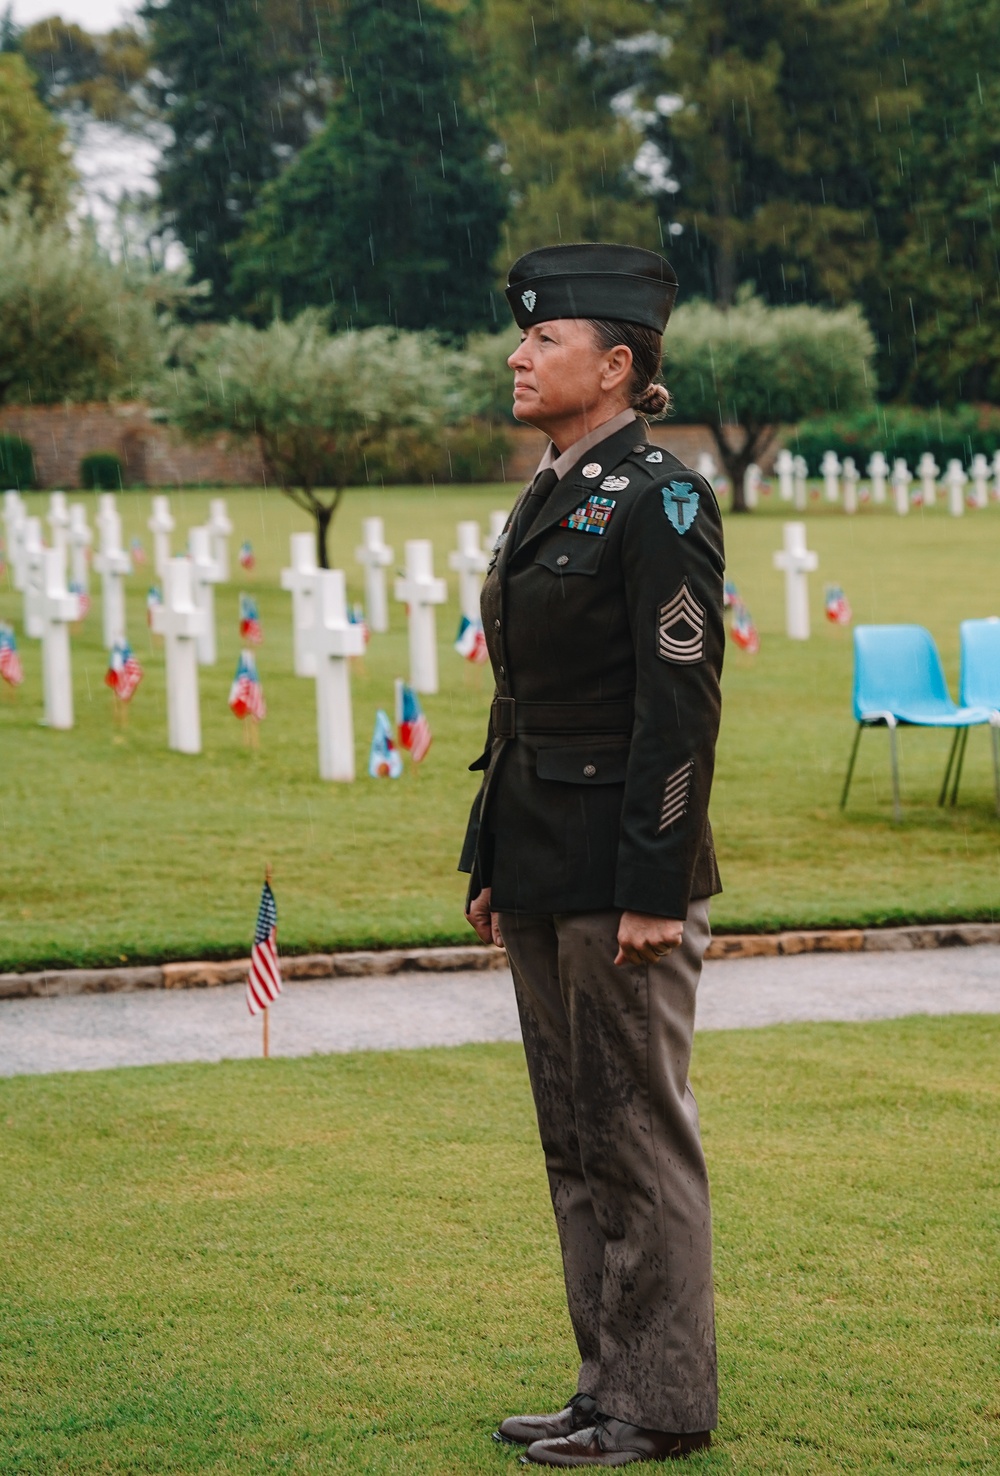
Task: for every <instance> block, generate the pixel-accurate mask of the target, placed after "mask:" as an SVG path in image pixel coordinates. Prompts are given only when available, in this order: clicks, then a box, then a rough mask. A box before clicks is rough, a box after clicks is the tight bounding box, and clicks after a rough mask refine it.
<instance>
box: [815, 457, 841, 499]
mask: <svg viewBox="0 0 1000 1476" xmlns="http://www.w3.org/2000/svg"><path fill="white" fill-rule="evenodd" d="M820 471H821V473H822V475H823V485H824V487H825V489H826V500H827V502H839V501H840V461H839V459H838V456H837V453H836V451H826V452H824V453H823V462H822V465H821V466H820Z"/></svg>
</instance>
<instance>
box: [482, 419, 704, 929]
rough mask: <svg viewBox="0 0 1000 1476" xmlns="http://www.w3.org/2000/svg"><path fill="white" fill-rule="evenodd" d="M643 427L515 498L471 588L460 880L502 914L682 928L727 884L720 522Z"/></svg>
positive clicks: (697, 482)
mask: <svg viewBox="0 0 1000 1476" xmlns="http://www.w3.org/2000/svg"><path fill="white" fill-rule="evenodd" d="M644 432H645V426H644V424H643V422H642V421H635V422H633V423H632V424H630V425H627V426H626V427H625V428H624V429H623V430H619V431H617V432H615V433H614V434H613V435H611V436H609V437H608V439H607V440H606V441H602V442H600V443H599V444H598V445H596V446H592V447H591V448H590V450H589V451H587V452H586V453H585V454H584V455H583V456H582V457H581V458H580V460H579V462H578V463H577V465H575V466H574V467H573V469H572V470H571V471H570V473H569V474H568V475H567V476H566V477H564V478H563V479H562V481H560V482H558V483H557V485H556V486H555V487H554V488H553V489H552V490H551V491H550V492H548V494H547V496H545V497H544V498H543V497H540V496H538V495H537V493H536V494H535V495H534V496H529V489H525V492H524V493H522V495H521V498H520V499H519V500H518V503H517V505H516V506H515V508H514V512H513V513H512V515H511V518H510V520H509V521H508V525H507V532H506V535H501V539H500V540H499V541H498V542H499V547H498V550H497V552H496V553H495V554H494V559H493V563H492V564H491V566H490V570H489V572H488V574H487V576H486V580H485V582H484V585H483V594H482V614H483V627H484V630H485V634H486V640H487V643H488V646H489V653H490V660H491V661H492V664H493V674H494V678H495V680H496V697H495V699H494V702H493V706H492V708H491V712H490V726H489V734H488V739H487V745H486V750H485V752H484V753H483V755H482V757H481V758H480V759H478V760H477V761H476V763H475V764H473V765H472V766H471V767H472V768H473V769H481V770H484V771H485V772H484V779H483V784H482V787H481V789H480V791H479V794H478V795H477V796H476V800H475V803H474V805H473V807H472V814H471V817H470V820H469V828H468V831H467V834H466V839H465V846H464V849H463V853H462V859H461V861H460V863H459V869H460V870H463V871H470V872H471V873H472V880H471V883H470V888H469V895H470V897H475V896H476V895H478V893H479V891H480V890H481V888H482V887H484V886H491V887H492V889H493V894H492V905H493V908H494V909H495V910H496V911H498V912H509V911H524V912H545V913H549V912H592V911H603V910H604V909H608V908H622V909H628V910H631V911H635V912H646V913H655V914H658V915H660V916H662V917H670V918H683V917H685V915H686V913H687V909H688V903H689V901H690V900H691V899H692V898H698V897H707V896H710V895H712V894H713V893H715V892H718V891H719V890H720V883H719V874H718V870H717V867H716V864H715V853H714V850H713V846H712V832H711V829H710V826H709V823H708V801H709V794H710V791H711V787H712V772H713V768H714V760H715V741H716V736H717V733H718V728H719V714H720V691H719V678H720V674H721V671H722V658H723V651H724V646H725V629H724V626H723V620H722V608H723V606H722V593H723V569H724V555H723V540H722V519H721V516H720V513H719V507H718V504H717V502H716V500H715V494H714V492H713V491H712V489H711V488H710V487H709V485H708V483H707V482H706V481H705V480H704V479H703V478H702V477H700V476H698V475H697V473H695V472H693V471H691V470H690V469H689V468H688V467H686V466H684V465H683V464H682V463H681V462H679V461H678V460H677V459H676V457H674V456H671V455H670V454H669V452H667V451H663V450H661V449H659V448H657V447H655V446H653V445H652V444H651V443H650V442H649V441H648V440H646V439H645V436H644ZM595 468H597V470H596V471H595ZM584 471H586V472H587V475H586V476H585V475H584Z"/></svg>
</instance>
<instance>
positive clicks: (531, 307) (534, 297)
mask: <svg viewBox="0 0 1000 1476" xmlns="http://www.w3.org/2000/svg"><path fill="white" fill-rule="evenodd" d="M521 301H522V302H523V303H524V305H525V307H526V308H527V309H528V312H529V313H533V312H534V311H535V303H536V302H537V301H538V293H537V292H532V290H531V288H530V287H529V288H528V290H527V292H522V293H521Z"/></svg>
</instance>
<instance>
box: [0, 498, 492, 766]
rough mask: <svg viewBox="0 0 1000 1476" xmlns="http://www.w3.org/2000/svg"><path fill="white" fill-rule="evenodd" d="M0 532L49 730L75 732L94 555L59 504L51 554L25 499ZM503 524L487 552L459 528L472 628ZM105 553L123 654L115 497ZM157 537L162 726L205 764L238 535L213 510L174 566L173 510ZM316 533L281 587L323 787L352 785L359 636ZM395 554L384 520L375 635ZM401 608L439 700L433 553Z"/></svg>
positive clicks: (370, 533)
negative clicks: (203, 673)
mask: <svg viewBox="0 0 1000 1476" xmlns="http://www.w3.org/2000/svg"><path fill="white" fill-rule="evenodd" d="M4 519H5V522H6V528H7V546H8V548H9V549H10V551H11V574H12V580H13V583H14V585H15V588H17V589H19V590H21V591H22V592H23V595H24V609H25V632H26V634H27V635H28V636H30V637H32V638H34V639H39V640H41V642H42V662H43V686H44V691H45V722H46V724H47V725H49V726H51V727H55V728H71V727H72V726H73V691H72V677H71V669H70V648H69V626H70V625H71V624H74V623H76V622H77V621H78V620H79V619H80V617H81V596H82V595H83V594H85V593H86V592H87V590H88V586H89V579H88V566H87V548H88V547H89V545H90V542H91V534H90V529H89V528H88V527H87V524H86V517H85V513H84V508H83V504H81V503H77V504H74V505H73V506H72V507H71V508H69V509H67V508H66V505H65V497H64V494H63V493H61V492H59V493H53V494H52V499H51V503H50V512H49V517H48V522H49V525H50V528H51V529H52V536H53V543H52V546H51V547H45V546H44V544H43V543H42V532H41V519H39V518H32V517H28V516H27V513H26V511H25V508H24V504H23V501H22V500H21V498H20V496H19V494H18V493H17V492H8V493H6V494H5V503H4ZM505 521H506V513H504V512H495V513H493V514H491V517H490V524H491V528H490V538H489V540H488V542H487V544H486V546H484V545H483V543H482V542H481V537H480V529H479V524H478V523H476V522H474V521H470V522H463V523H460V524H459V525H458V547H457V549H456V550H455V551H454V552H453V553H452V554H451V556H450V563H451V567H452V568H453V569H455V570H456V572H457V573H458V576H459V594H460V603H461V607H462V612H463V614H465V615H466V616H467V617H468V618H470V619H476V618H478V609H479V588H480V585H481V583H482V577H483V575H484V573H485V572H486V568H487V565H488V562H489V557H490V548H491V546H492V544H493V543H494V542H495V540H496V537H497V535H498V534H499V532H500V531H501V530H502V528H503V525H504V523H505ZM97 523H98V529H99V532H100V551H99V553H98V554H97V555H96V556H95V558H94V568H95V570H96V571H97V572H98V573H100V575H101V578H102V593H103V620H104V642H105V645H106V646H107V647H108V648H109V649H110V648H111V647H112V646H114V645H115V644H118V643H122V642H124V641H125V638H126V636H125V593H124V580H125V577H126V575H128V574H129V573H130V572H131V560H130V558H129V555H128V554H127V553H126V551H125V549H124V548H123V546H122V537H121V519H120V516H119V514H118V509H117V505H116V499H115V497H114V496H113V495H112V494H105V495H104V496H102V497H101V499H100V503H99V512H98V518H97ZM148 526H149V528H150V530H151V531H152V533H153V536H154V540H155V544H154V563H155V565H156V568H157V572H158V573H159V574H160V575H161V578H162V580H163V600H162V603H160V604H157V605H155V606H154V607H153V610H152V625H153V630H154V631H155V632H156V634H158V635H161V636H162V637H163V639H164V645H165V652H166V678H167V726H168V741H169V745H170V747H171V748H173V749H176V750H177V751H178V752H181V753H200V752H201V716H200V701H199V688H198V667H199V666H203V665H213V664H214V663H215V661H216V641H215V607H214V586H215V585H216V584H218V583H221V582H222V581H223V580H224V579H225V578H227V577H228V572H229V558H228V543H227V540H228V536H229V534H230V533H231V532H232V524H231V523H230V521H229V519H228V516H227V515H226V507H225V502H224V501H223V500H221V499H216V500H214V501H213V503H212V516H211V518H210V520H209V523H208V524H206V525H205V526H203V527H198V528H192V529H191V532H190V536H189V545H188V547H189V552H188V555H187V556H186V557H176V558H175V557H172V556H171V553H170V544H169V539H170V534H171V533H172V532H173V529H174V526H175V525H174V520H173V517H172V516H171V514H170V508H169V503H168V500H167V498H166V497H162V496H158V497H155V498H154V499H153V511H152V516H151V518H150V520H149V524H148ZM315 546H316V545H315V540H314V537H313V535H312V534H311V533H293V534H292V535H291V562H290V567H289V568H287V569H284V570H283V571H282V577H281V582H282V587H283V588H284V589H286V590H289V591H290V593H291V595H292V609H293V628H294V650H295V672H296V674H297V675H299V676H308V677H312V678H313V679H314V680H315V682H316V711H317V731H318V742H319V768H320V775H321V777H322V778H324V779H333V780H351V779H353V778H354V727H353V717H352V709H351V693H350V677H349V661H350V659H351V658H352V657H356V656H360V655H361V654H362V653H363V651H364V643H365V637H364V632H363V629H362V627H361V626H360V625H358V624H355V623H353V622H352V621H351V620H350V618H349V616H348V613H347V599H346V584H345V578H344V574H343V571H342V570H329V569H320V568H319V567H318V566H317V563H316V557H315ZM68 550H69V552H70V554H71V557H72V575H73V577H72V588H69V587H67V578H66V576H67V551H68ZM393 557H394V555H393V550H392V549H391V548H390V547H389V546H388V544H387V543H386V542H385V534H384V526H383V522H382V519H381V518H368V519H366V520H365V523H364V541H363V543H362V545H361V547H359V548H358V550H357V558H358V560H359V562H360V563H361V564H362V565H363V567H364V570H365V594H366V610H367V615H368V623H369V627H370V629H371V630H373V631H378V632H382V631H386V630H387V629H388V628H389V618H388V601H387V591H386V570H387V569H388V567H389V566H390V565H391V564H392V562H393ZM394 593H395V597H396V599H397V600H400V601H402V602H403V603H405V605H406V607H407V611H408V618H409V644H410V682H411V685H412V686H413V687H414V688H415V690H417V691H418V692H422V693H434V692H436V691H437V690H438V666H437V632H436V626H435V615H434V607H435V606H436V605H439V604H442V603H443V602H444V601H445V599H446V598H447V587H446V584H445V581H444V580H443V579H437V578H435V576H434V568H433V548H432V546H431V544H430V542H429V541H428V540H426V539H414V540H411V541H409V542H408V543H407V544H406V567H405V572H404V574H402V575H401V576H400V577H398V578H397V579H396V581H395V588H394Z"/></svg>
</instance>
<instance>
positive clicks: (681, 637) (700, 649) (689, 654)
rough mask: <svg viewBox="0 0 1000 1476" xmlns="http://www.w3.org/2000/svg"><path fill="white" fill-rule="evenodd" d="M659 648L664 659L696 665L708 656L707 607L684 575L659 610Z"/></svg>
mask: <svg viewBox="0 0 1000 1476" xmlns="http://www.w3.org/2000/svg"><path fill="white" fill-rule="evenodd" d="M656 649H657V654H658V655H659V657H660V660H661V661H671V662H673V663H674V664H675V665H677V666H693V665H694V664H695V663H696V662H698V661H703V660H704V659H705V610H704V607H703V606H702V605H700V604H699V603H698V601H697V600H696V599H695V597H694V595H693V594H692V593H691V586H690V585H689V584H688V582H687V580H686V579H685V580H684V582H683V583H682V584H681V587H680V589H679V590H678V591H677V593H676V594H675V595H674V597H673V599H671V600H668V601H667V602H666V604H665V605H661V606H660V608H659V610H658V611H657V612H656Z"/></svg>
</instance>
